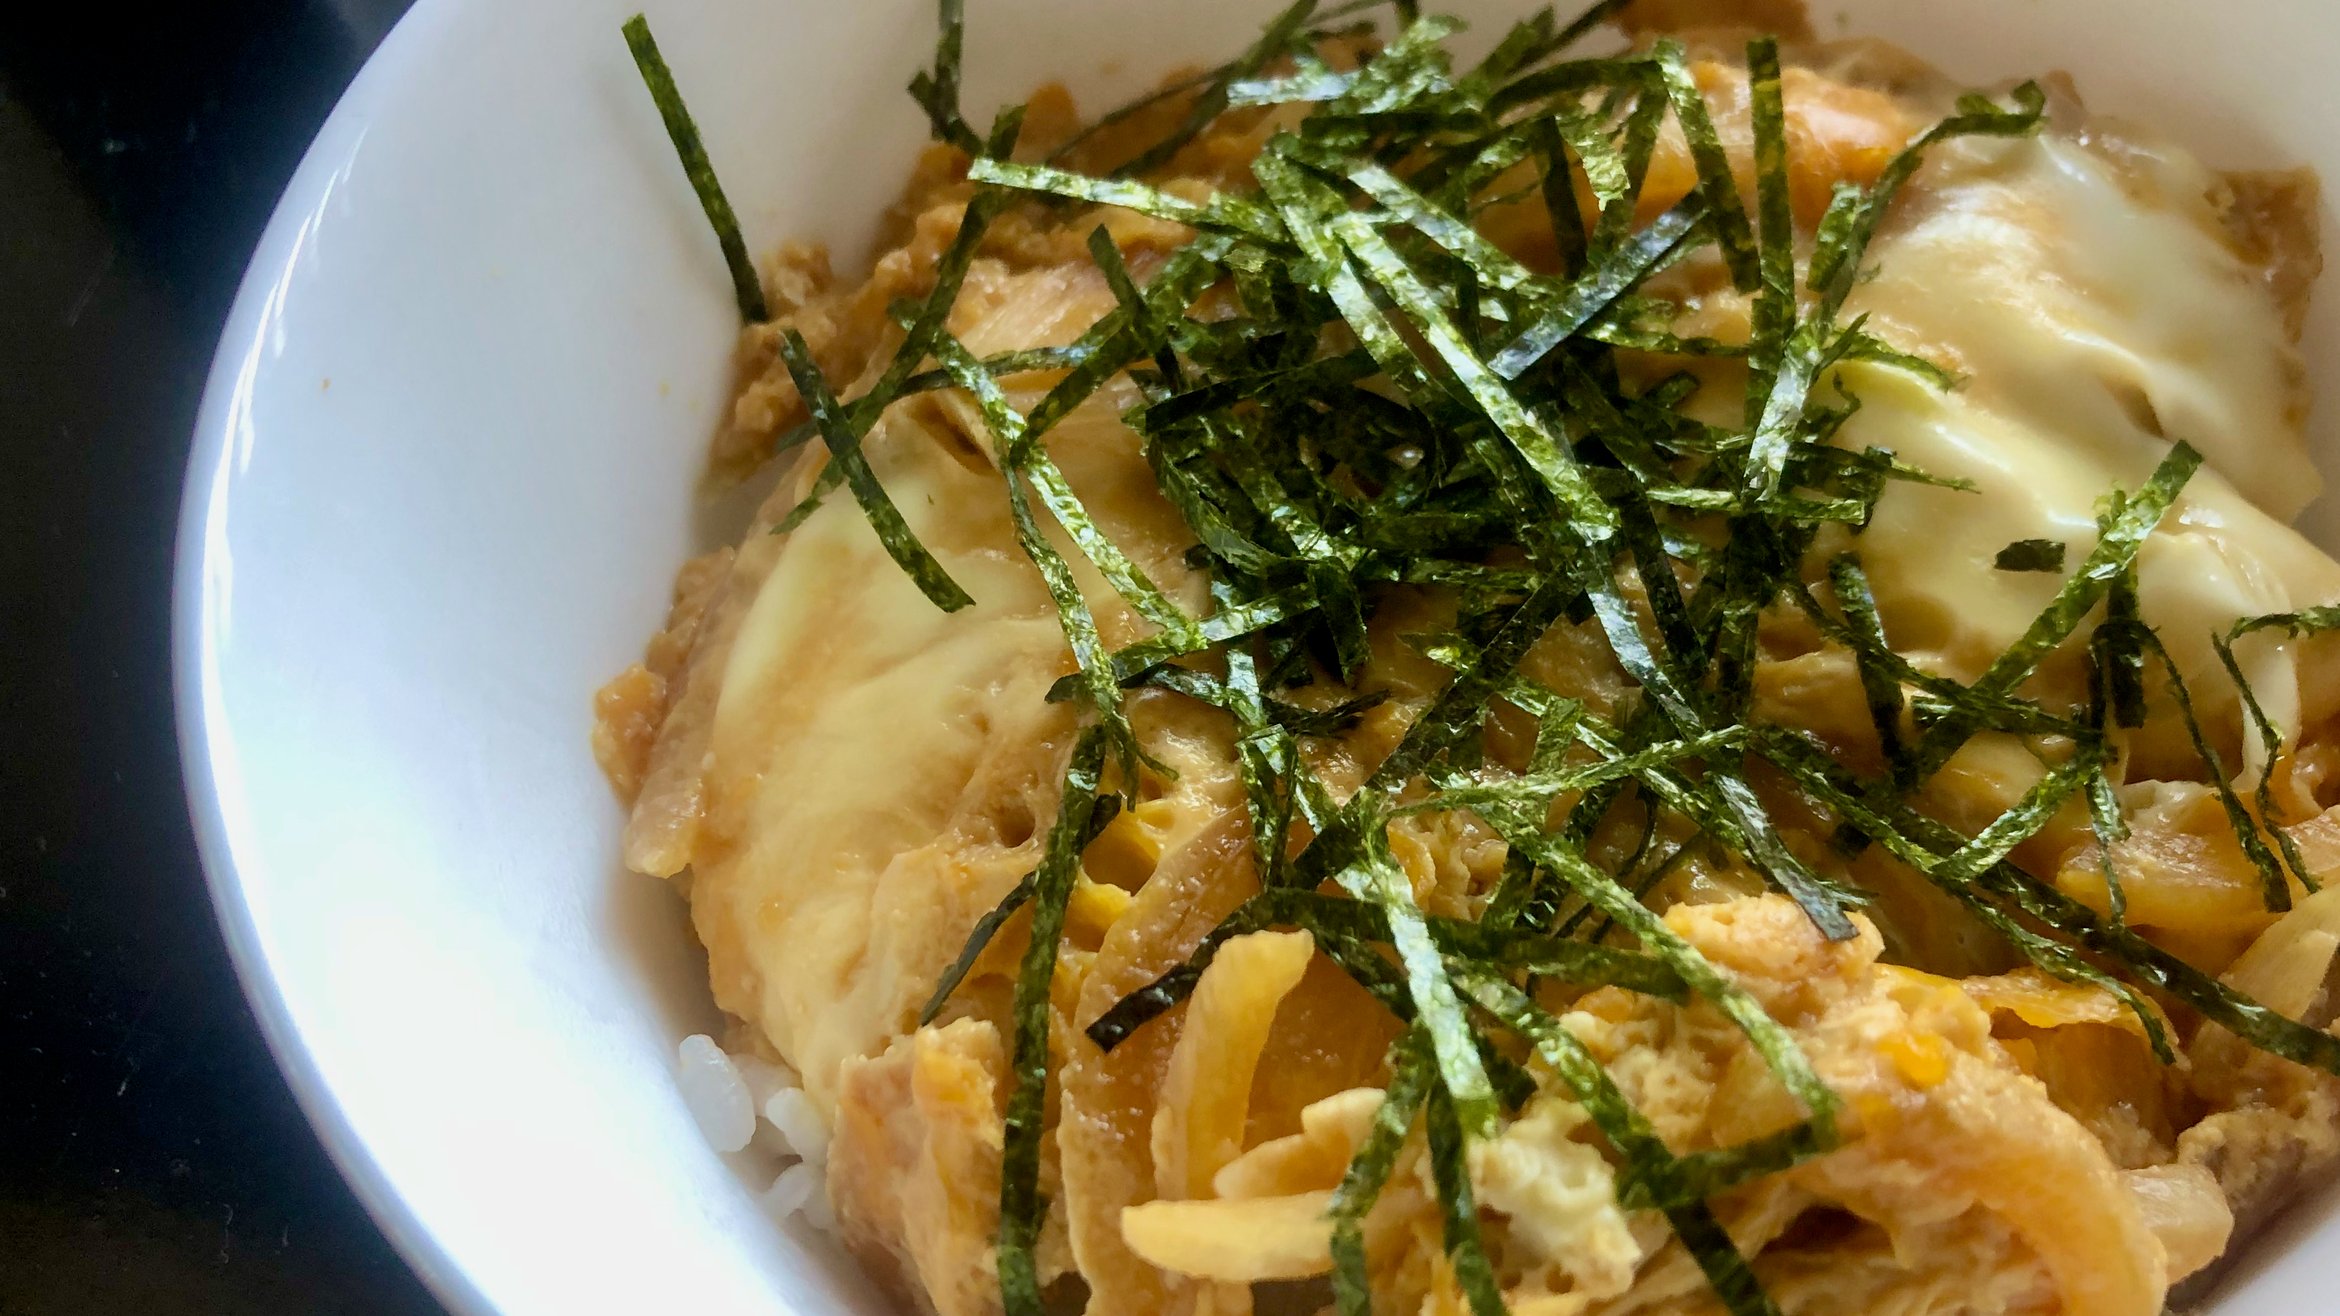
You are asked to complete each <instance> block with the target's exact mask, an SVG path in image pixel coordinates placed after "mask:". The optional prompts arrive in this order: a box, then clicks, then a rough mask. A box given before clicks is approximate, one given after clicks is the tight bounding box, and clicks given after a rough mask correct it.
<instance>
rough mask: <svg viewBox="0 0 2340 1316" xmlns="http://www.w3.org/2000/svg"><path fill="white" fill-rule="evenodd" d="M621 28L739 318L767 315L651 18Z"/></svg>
mask: <svg viewBox="0 0 2340 1316" xmlns="http://www.w3.org/2000/svg"><path fill="white" fill-rule="evenodd" d="M624 30H625V34H626V48H627V49H628V50H631V51H632V52H633V54H634V67H635V68H636V69H637V70H639V71H640V72H641V75H642V85H643V86H645V87H647V88H649V90H650V99H651V101H652V103H654V104H656V105H657V106H658V117H659V119H660V120H662V121H663V122H664V123H665V124H666V136H667V140H669V141H671V142H673V143H674V153H675V155H676V156H677V157H678V158H679V159H680V160H681V161H682V167H683V175H684V177H686V178H688V179H690V183H691V191H692V192H694V193H696V194H697V195H698V198H699V208H700V209H701V210H704V211H705V212H706V213H707V223H708V225H709V227H711V228H713V229H714V230H715V242H716V245H718V246H720V247H721V248H722V249H723V264H724V265H725V267H726V268H728V269H729V270H730V271H731V292H732V296H733V297H734V298H736V299H737V300H738V302H739V318H740V319H742V320H745V321H747V322H748V323H749V324H759V323H761V322H763V321H765V320H769V319H771V318H772V312H771V309H770V308H769V307H768V306H767V305H765V302H764V281H763V280H762V279H760V278H758V277H756V264H755V262H754V261H753V260H750V259H749V258H748V250H747V239H745V238H743V237H741V236H740V232H739V217H738V216H737V215H734V214H733V213H732V212H731V201H730V199H729V198H727V197H725V196H724V195H723V184H721V183H720V182H717V181H716V179H715V166H714V164H713V163H712V162H711V161H709V160H708V159H707V146H706V143H704V142H702V141H700V140H699V126H698V124H697V123H695V122H693V121H692V119H691V111H690V108H689V107H688V106H686V105H684V104H683V98H682V92H681V90H680V89H678V88H677V87H676V86H675V85H674V73H673V71H672V70H670V69H668V68H667V67H666V59H665V57H663V56H661V55H660V54H659V53H658V41H657V39H656V38H655V37H652V36H651V35H650V20H648V19H646V18H644V17H643V16H642V15H640V14H636V15H634V16H633V17H632V18H629V19H627V20H626V24H625V29H624Z"/></svg>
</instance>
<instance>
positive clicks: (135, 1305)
mask: <svg viewBox="0 0 2340 1316" xmlns="http://www.w3.org/2000/svg"><path fill="white" fill-rule="evenodd" d="M408 2H409V0H209V2H208V3H195V4H188V3H172V4H159V3H158V4H129V5H107V4H79V5H58V6H40V7H39V8H40V10H41V11H42V12H41V15H40V17H39V18H38V19H37V20H35V19H34V18H33V16H32V15H31V14H29V13H27V14H19V15H12V17H11V21H10V22H9V23H8V24H7V25H6V31H5V34H4V35H0V443H5V445H6V446H5V449H4V457H0V601H4V606H0V1313H5V1314H6V1316H20V1314H22V1316H47V1314H48V1313H65V1312H73V1313H111V1312H138V1313H141V1314H142V1316H177V1314H178V1313H204V1314H205V1316H212V1314H215V1313H244V1312H252V1313H261V1312H265V1313H304V1312H337V1313H338V1312H348V1313H365V1314H367V1316H374V1314H377V1313H379V1314H383V1316H390V1314H396V1316H417V1314H420V1313H435V1312H438V1311H439V1310H440V1308H439V1306H438V1304H436V1303H435V1302H433V1301H432V1299H431V1297H430V1295H429V1294H428V1293H426V1292H425V1291H424V1290H423V1287H422V1285H421V1284H420V1283H418V1282H417V1281H416V1280H415V1278H414V1277H413V1276H412V1275H411V1274H410V1273H409V1272H408V1270H407V1269H406V1267H405V1265H404V1264H403V1263H402V1262H401V1261H400V1260H399V1258H398V1256H397V1254H396V1253H394V1252H393V1251H392V1250H391V1249H390V1247H389V1245H388V1244H387V1243H386V1242H384V1241H383V1239H382V1237H381V1235H380V1234H379V1233H378V1232H376V1230H375V1229H374V1227H373V1225H372V1223H371V1222H370V1221H369V1220H368V1219H367V1218H366V1214H365V1212H364V1211H363V1210H362V1209H361V1208H360V1207H359V1205H358V1203H357V1201H356V1199H355V1198H353V1197H352V1196H351V1194H350V1192H349V1190H348V1188H346V1187H345V1186H344V1185H343V1184H342V1182H341V1179H340V1176H339V1175H337V1174H336V1173H335V1172H334V1169H333V1166H332V1165H331V1163H330V1162H329V1161H327V1159H326V1157H325V1154H324V1152H323V1151H322V1149H321V1148H320V1147H319V1146H318V1143H317V1140H316V1138H315V1136H314V1135H312V1134H311V1133H310V1131H309V1128H308V1125H307V1124H306V1122H304V1121H303V1119H302V1118H301V1115H300V1112H299V1111H298V1110H297V1109H296V1108H295V1107H294V1105H293V1101H292V1097H291V1095H290V1093H289V1092H288V1091H287V1089H286V1087H285V1084H284V1080H283V1079H282V1078H281V1077H280V1076H279V1075H278V1073H277V1070H276V1067H275V1065H274V1063H273V1062H272V1061H271V1060H270V1058H269V1055H268V1051H267V1048H266V1047H265V1046H264V1045H263V1044H262V1042H261V1040H260V1035H259V1033H258V1031H257V1029H256V1028H255V1026H254V1025H253V1022H252V1018H251V1015H250V1013H249V1012H248V1011H247V1009H246V1008H245V1005H244V1000H243V997H242V995H241V993H240V992H239V991H238V989H237V986H236V981H235V977H234V975H233V973H232V972H231V971H230V969H229V966H228V960H227V954H226V951H225V948H224V946H223V945H222V943H221V940H220V936H219V933H218V930H217V928H216V927H215V926H214V924H213V922H212V916H211V908H210V905H209V902H208V899H207V897H206V895H205V892H204V887H203V877H202V873H201V872H200V870H199V868H198V866H197V863H196V859H195V852H194V844H193V839H192V836H191V834H190V831H189V828H188V823H187V815H186V806H185V803H184V800H183V797H182V795H181V792H180V784H179V771H178V760H177V754H176V748H175V745H174V741H173V733H172V724H171V697H170V662H169V644H168V636H169V579H170V565H171V542H172V532H173V523H174V521H175V519H176V516H177V511H178V499H179V484H180V476H181V473H182V468H183V466H184V464H185V461H186V448H187V442H188V437H189V433H190V431H191V429H192V427H193V425H194V420H195V408H196V403H197V401H198V399H199V397H200V395H201V391H202V384H203V377H204V373H205V371H206V369H207V367H208V365H209V362H210V358H211V351H212V345H213V341H214V339H215V338H216V336H217V334H218V332H219V326H220V324H221V322H222V320H223V319H224V318H225V317H226V314H227V308H228V302H229V300H230V299H231V298H232V296H233V295H234V292H235V288H236V282H237V279H238V277H239V276H240V275H241V273H242V271H243V268H244V262H245V258H246V257H247V256H248V255H249V254H250V252H251V249H252V246H253V244H254V243H255V242H256V241H257V240H258V238H259V234H260V229H261V227H262V225H263V224H264V223H265V222H266V220H267V218H268V213H269V210H270V208H271V207H272V206H273V205H274V203H275V200H276V196H277V194H278V192H279V191H280V190H281V189H282V188H283V186H284V183H285V181H286V179H287V178H289V177H290V175H291V173H292V170H293V166H294V165H295V164H296V163H297V162H298V161H299V159H300V155H301V151H302V150H303V149H304V148H305V147H306V146H307V145H308V142H309V139H310V137H311V136H313V135H314V134H315V132H316V130H317V127H318V125H319V124H320V123H322V122H323V120H324V117H325V114H326V112H327V111H328V110H330V109H331V108H332V106H333V102H334V100H335V99H336V98H337V97H338V96H339V95H340V94H341V89H342V87H343V86H345V85H346V84H347V83H348V81H349V79H350V78H351V77H352V76H354V75H355V74H356V72H357V69H358V66H359V65H360V64H361V63H363V62H364V60H365V58H366V56H367V54H368V53H370V52H371V51H372V49H373V47H374V46H375V44H376V43H377V42H379V41H380V40H381V39H382V37H383V36H384V35H385V34H386V33H387V32H388V31H389V29H390V26H391V24H392V23H394V22H395V21H396V20H397V18H398V15H399V14H400V13H401V12H402V11H404V9H405V8H406V6H407V3H408Z"/></svg>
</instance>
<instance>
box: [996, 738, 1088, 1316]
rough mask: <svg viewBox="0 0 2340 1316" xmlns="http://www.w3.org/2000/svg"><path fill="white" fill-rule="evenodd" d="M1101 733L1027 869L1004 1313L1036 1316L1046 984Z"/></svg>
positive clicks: (1002, 1230)
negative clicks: (1036, 862)
mask: <svg viewBox="0 0 2340 1316" xmlns="http://www.w3.org/2000/svg"><path fill="white" fill-rule="evenodd" d="M1104 745H1105V740H1104V737H1103V736H1102V735H1101V734H1099V733H1098V732H1097V731H1095V730H1093V729H1092V730H1091V731H1089V732H1086V733H1084V734H1083V735H1082V737H1081V739H1080V742H1079V743H1078V744H1076V745H1075V746H1074V747H1073V754H1072V760H1071V762H1070V764H1069V765H1068V766H1067V767H1066V768H1065V774H1064V791H1063V795H1062V797H1061V799H1060V801H1059V803H1058V805H1057V813H1056V821H1055V822H1054V823H1052V824H1051V825H1050V827H1049V830H1048V843H1047V848H1046V850H1045V851H1044V852H1043V854H1042V857H1041V860H1040V867H1039V868H1038V870H1036V871H1035V872H1034V873H1033V875H1032V901H1031V904H1032V940H1031V944H1030V945H1029V946H1028V947H1026V948H1025V951H1024V963H1023V967H1022V969H1021V970H1020V971H1019V972H1018V974H1017V976H1016V991H1015V1002H1014V1006H1013V1011H1014V1018H1015V1042H1014V1047H1013V1050H1012V1060H1011V1067H1010V1070H1009V1074H1008V1097H1007V1115H1006V1118H1005V1124H1004V1133H1003V1136H1004V1138H1005V1144H1004V1147H1003V1149H1002V1151H1001V1153H1000V1177H999V1287H1000V1298H1001V1301H1002V1303H1003V1304H1004V1306H1005V1308H1006V1310H1007V1311H1008V1312H1009V1313H1010V1316H1040V1312H1041V1301H1040V1276H1039V1269H1038V1264H1037V1261H1036V1259H1035V1257H1034V1255H1033V1250H1034V1248H1035V1247H1036V1245H1037V1244H1038V1243H1039V1241H1040V1222H1041V1218H1042V1216H1043V1215H1045V1214H1046V1211H1047V1204H1046V1203H1045V1202H1044V1201H1042V1199H1041V1196H1040V1132H1041V1131H1040V1120H1041V1113H1042V1109H1043V1104H1042V1103H1043V1099H1044V1096H1045V1094H1046V1090H1047V1084H1048V985H1049V983H1050V981H1051V980H1053V978H1054V977H1055V974H1056V957H1057V944H1058V942H1059V941H1060V940H1061V939H1062V938H1063V936H1064V914H1065V902H1066V901H1067V899H1069V898H1070V896H1071V895H1072V887H1073V878H1074V877H1075V876H1076V875H1077V874H1078V872H1079V870H1080V859H1081V848H1082V845H1083V843H1084V842H1085V841H1086V839H1087V838H1088V836H1089V820H1090V817H1091V815H1092V814H1093V813H1094V812H1095V810H1096V809H1097V807H1098V804H1099V799H1098V795H1097V790H1098V787H1099V785H1100V783H1101V771H1100V770H1101V769H1102V767H1103V766H1104Z"/></svg>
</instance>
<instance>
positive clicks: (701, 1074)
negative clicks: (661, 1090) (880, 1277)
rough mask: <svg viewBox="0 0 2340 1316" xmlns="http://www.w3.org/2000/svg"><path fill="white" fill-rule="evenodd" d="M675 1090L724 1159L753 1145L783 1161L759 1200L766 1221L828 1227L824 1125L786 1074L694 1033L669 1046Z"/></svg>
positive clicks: (780, 1068) (783, 1067) (826, 1128)
mask: <svg viewBox="0 0 2340 1316" xmlns="http://www.w3.org/2000/svg"><path fill="white" fill-rule="evenodd" d="M675 1085H676V1086H677V1087H678V1088H679V1089H681V1092H682V1098H683V1104H684V1105H686V1106H688V1107H689V1108H690V1112H691V1118H692V1119H693V1120H694V1121H696V1122H697V1123H698V1126H699V1132H700V1133H702V1134H704V1135H706V1138H707V1143H708V1145H709V1146H711V1147H713V1148H714V1149H715V1150H716V1151H718V1152H721V1153H723V1154H724V1155H726V1156H730V1155H736V1154H738V1153H740V1152H744V1151H747V1150H748V1149H749V1148H750V1147H753V1148H755V1149H756V1150H757V1151H758V1152H761V1153H763V1154H764V1155H765V1156H768V1157H771V1158H772V1159H773V1160H775V1161H779V1162H782V1163H783V1165H782V1168H781V1170H780V1172H779V1174H778V1176H777V1177H776V1178H774V1179H773V1180H772V1186H771V1187H769V1188H767V1189H765V1190H764V1193H763V1198H762V1200H763V1206H764V1209H765V1211H767V1212H768V1213H770V1215H771V1216H772V1218H773V1219H774V1220H777V1221H780V1222H782V1223H786V1222H787V1221H788V1219H789V1218H790V1217H792V1216H796V1215H802V1216H803V1217H804V1221H805V1223H806V1224H809V1225H811V1226H812V1227H813V1228H815V1229H819V1230H823V1231H828V1230H833V1229H834V1228H835V1227H836V1217H835V1215H834V1214H833V1213H832V1212H831V1211H830V1209H829V1193H828V1185H827V1176H828V1168H827V1167H828V1159H829V1126H828V1123H827V1122H826V1121H825V1120H823V1119H822V1118H821V1113H820V1110H819V1109H818V1108H817V1107H815V1106H814V1105H813V1102H812V1098H811V1097H808V1096H806V1095H805V1093H804V1088H803V1086H802V1080H801V1079H800V1078H799V1077H798V1075H797V1074H796V1072H795V1071H794V1070H792V1069H790V1068H789V1067H788V1066H786V1065H781V1064H775V1063H773V1062H772V1061H769V1060H766V1059H764V1058H763V1057H761V1056H756V1055H747V1054H733V1053H727V1052H725V1051H724V1050H723V1048H722V1047H721V1046H720V1045H718V1044H717V1043H716V1041H715V1039H714V1038H712V1037H709V1036H707V1035H706V1034H704V1033H694V1034H692V1035H691V1036H689V1037H686V1038H684V1039H683V1040H682V1045H681V1046H680V1047H678V1048H677V1049H676V1052H675Z"/></svg>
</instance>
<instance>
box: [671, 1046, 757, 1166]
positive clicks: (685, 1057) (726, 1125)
mask: <svg viewBox="0 0 2340 1316" xmlns="http://www.w3.org/2000/svg"><path fill="white" fill-rule="evenodd" d="M674 1081H675V1085H676V1086H677V1087H680V1088H681V1089H682V1098H683V1104H684V1105H686V1106H688V1107H690V1111H691V1118H692V1119H694V1120H697V1121H698V1123H699V1132H701V1133H703V1134H705V1135H707V1142H708V1144H709V1145H710V1146H712V1147H714V1148H715V1150H717V1151H719V1152H724V1153H726V1154H728V1153H731V1152H735V1151H738V1150H740V1149H741V1148H743V1147H746V1146H747V1145H748V1140H749V1139H750V1138H753V1137H754V1136H755V1134H756V1102H755V1097H754V1096H753V1094H751V1093H750V1092H749V1091H748V1085H747V1079H746V1078H745V1077H743V1076H742V1075H741V1074H740V1072H739V1066H738V1065H736V1064H734V1063H733V1062H732V1059H731V1057H730V1056H728V1055H725V1054H724V1053H723V1048H722V1047H719V1046H717V1045H715V1039H714V1038H712V1037H709V1036H707V1035H706V1034H705V1033H693V1034H691V1035H690V1036H689V1037H686V1038H684V1039H683V1040H682V1045H681V1046H680V1047H678V1048H676V1051H675V1064H674Z"/></svg>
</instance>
